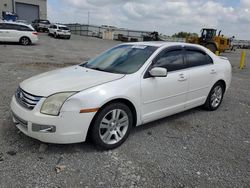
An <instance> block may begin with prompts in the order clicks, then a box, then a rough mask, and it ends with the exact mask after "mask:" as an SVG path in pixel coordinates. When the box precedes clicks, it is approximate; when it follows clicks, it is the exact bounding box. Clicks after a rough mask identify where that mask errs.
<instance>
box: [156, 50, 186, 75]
mask: <svg viewBox="0 0 250 188" xmlns="http://www.w3.org/2000/svg"><path fill="white" fill-rule="evenodd" d="M154 66H155V67H163V68H166V69H167V70H168V72H170V71H176V70H180V69H184V68H186V67H185V64H184V61H183V55H182V50H181V49H180V50H173V51H167V52H162V53H161V54H160V55H159V56H158V57H157V58H156V59H155V62H154Z"/></svg>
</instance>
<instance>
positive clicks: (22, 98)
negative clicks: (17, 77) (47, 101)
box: [15, 87, 42, 110]
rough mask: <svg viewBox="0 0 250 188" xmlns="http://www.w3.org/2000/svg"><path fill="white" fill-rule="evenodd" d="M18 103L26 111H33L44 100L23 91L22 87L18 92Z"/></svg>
mask: <svg viewBox="0 0 250 188" xmlns="http://www.w3.org/2000/svg"><path fill="white" fill-rule="evenodd" d="M15 96H16V99H17V102H18V103H19V104H20V105H21V106H23V107H24V108H26V109H29V110H32V109H33V108H34V107H35V106H36V104H37V103H38V102H39V101H40V99H41V98H42V97H41V96H36V95H32V94H30V93H27V92H26V91H24V90H22V89H21V88H20V87H19V88H18V89H17V91H16V95H15Z"/></svg>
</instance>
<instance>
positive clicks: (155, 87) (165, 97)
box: [141, 46, 189, 123]
mask: <svg viewBox="0 0 250 188" xmlns="http://www.w3.org/2000/svg"><path fill="white" fill-rule="evenodd" d="M183 54H184V52H183V48H182V47H181V46H180V47H179V46H178V47H174V48H171V49H166V50H163V51H162V52H161V53H160V54H159V55H158V56H157V57H156V58H155V59H154V60H153V62H152V64H151V66H150V67H149V69H148V71H149V70H150V69H151V68H152V67H163V68H166V69H167V76H166V77H151V76H150V75H149V73H148V71H147V72H146V74H145V75H144V77H143V78H142V80H141V100H142V105H141V106H142V108H141V114H142V121H143V123H146V122H149V121H153V120H156V119H159V118H161V117H165V116H168V115H171V114H174V113H177V112H180V111H182V110H183V109H184V103H185V102H186V94H187V90H188V82H189V80H188V78H189V75H188V74H187V71H186V68H187V67H186V64H185V62H184V57H183V56H184V55H183Z"/></svg>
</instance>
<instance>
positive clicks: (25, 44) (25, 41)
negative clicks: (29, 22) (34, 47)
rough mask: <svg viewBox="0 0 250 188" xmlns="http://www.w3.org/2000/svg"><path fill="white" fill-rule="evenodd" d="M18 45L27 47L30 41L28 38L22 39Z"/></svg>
mask: <svg viewBox="0 0 250 188" xmlns="http://www.w3.org/2000/svg"><path fill="white" fill-rule="evenodd" d="M20 44H22V45H24V46H27V45H30V44H31V41H30V39H29V38H28V37H22V38H21V39H20Z"/></svg>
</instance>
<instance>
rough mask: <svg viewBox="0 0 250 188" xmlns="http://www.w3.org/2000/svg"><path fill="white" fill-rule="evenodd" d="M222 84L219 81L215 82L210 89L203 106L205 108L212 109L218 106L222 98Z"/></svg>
mask: <svg viewBox="0 0 250 188" xmlns="http://www.w3.org/2000/svg"><path fill="white" fill-rule="evenodd" d="M224 90H225V88H224V86H223V84H222V83H221V82H217V83H216V84H215V85H214V86H213V87H212V89H211V91H210V93H209V95H208V97H207V100H206V103H205V104H204V107H205V108H206V109H207V110H210V111H213V110H216V109H217V108H219V106H220V105H221V102H222V100H223V95H224Z"/></svg>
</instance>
